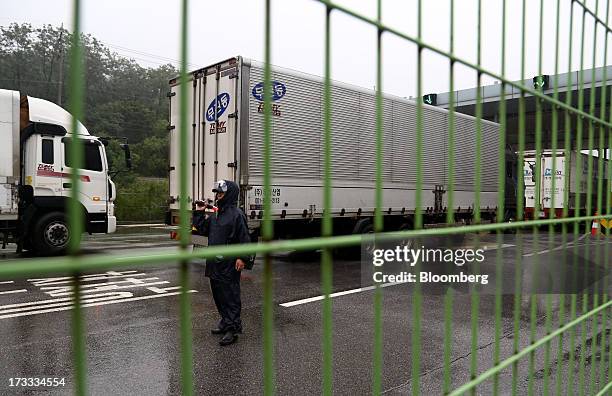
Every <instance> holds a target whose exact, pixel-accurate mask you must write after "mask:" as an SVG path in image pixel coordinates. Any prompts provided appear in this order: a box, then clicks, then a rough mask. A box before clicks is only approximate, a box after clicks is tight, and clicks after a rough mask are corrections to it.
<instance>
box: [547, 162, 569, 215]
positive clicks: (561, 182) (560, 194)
mask: <svg viewBox="0 0 612 396" xmlns="http://www.w3.org/2000/svg"><path fill="white" fill-rule="evenodd" d="M543 162H544V166H543V168H542V169H543V172H544V180H543V188H542V208H545V209H551V208H556V209H560V208H563V206H564V202H563V200H564V196H565V175H564V169H565V159H564V157H546V158H544V161H543ZM553 162H554V168H555V169H554V172H553ZM553 180H554V184H555V188H554V191H553ZM553 200H554V207H553Z"/></svg>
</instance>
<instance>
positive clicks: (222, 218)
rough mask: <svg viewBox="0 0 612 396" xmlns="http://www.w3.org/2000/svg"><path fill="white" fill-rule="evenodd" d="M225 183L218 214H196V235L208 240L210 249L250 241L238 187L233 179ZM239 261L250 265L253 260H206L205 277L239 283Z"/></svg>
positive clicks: (250, 258) (246, 257) (229, 258)
mask: <svg viewBox="0 0 612 396" xmlns="http://www.w3.org/2000/svg"><path fill="white" fill-rule="evenodd" d="M225 182H226V183H227V192H226V193H225V195H224V196H223V198H222V199H220V200H219V201H217V207H218V208H219V209H218V211H217V212H216V213H213V214H210V215H205V214H204V212H202V211H195V212H194V214H193V226H194V227H195V228H196V230H195V231H194V233H197V234H199V235H203V236H206V237H208V246H215V245H231V244H237V243H249V242H251V238H250V236H249V229H248V226H247V219H246V216H245V214H244V212H243V211H242V210H241V209H239V208H238V206H237V204H238V193H239V188H238V185H237V184H236V183H234V182H233V181H230V180H226V181H225ZM237 258H240V259H242V261H244V263H245V264H246V265H247V266H248V265H249V263H252V260H253V258H252V257H250V256H244V257H227V256H226V257H223V256H217V257H215V258H211V259H207V260H206V270H205V272H204V274H205V275H206V276H207V277H209V278H211V279H214V280H217V281H221V282H238V281H240V272H238V271H236V259H237Z"/></svg>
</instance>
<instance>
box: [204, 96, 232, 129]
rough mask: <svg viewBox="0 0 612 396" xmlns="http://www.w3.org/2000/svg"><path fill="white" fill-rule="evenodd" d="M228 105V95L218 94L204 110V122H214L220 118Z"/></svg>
mask: <svg viewBox="0 0 612 396" xmlns="http://www.w3.org/2000/svg"><path fill="white" fill-rule="evenodd" d="M229 104H230V95H229V94H228V93H227V92H223V93H220V94H219V96H217V99H214V100H213V101H212V102H210V104H209V105H208V109H207V110H206V120H207V121H208V122H214V121H217V120H218V119H219V117H221V115H222V114H223V113H225V110H227V108H228V107H229Z"/></svg>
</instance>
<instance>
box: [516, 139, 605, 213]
mask: <svg viewBox="0 0 612 396" xmlns="http://www.w3.org/2000/svg"><path fill="white" fill-rule="evenodd" d="M589 157H591V160H592V161H593V169H592V177H591V195H590V197H589V195H588V185H589V166H588V165H589ZM536 161H537V160H536V152H535V150H529V151H525V152H524V168H523V170H524V183H525V218H527V219H534V218H548V217H549V216H550V211H554V216H555V217H563V209H564V208H567V209H568V214H567V215H568V216H570V217H574V216H585V215H587V216H591V215H593V213H587V212H586V209H587V206H588V204H589V200H590V207H591V208H592V210H593V211H594V210H596V207H597V189H598V181H599V162H598V161H599V157H596V156H592V155H589V154H588V153H585V152H582V153H579V152H577V151H575V150H573V151H570V152H569V156H566V153H565V151H563V150H557V151H556V152H555V151H552V150H543V151H541V153H540V174H539V175H538V174H537V172H536V170H537V167H536ZM603 161H604V164H603V169H604V172H603V180H602V186H603V188H604V191H605V189H606V188H610V185H609V184H608V183H609V179H610V178H609V171H608V166H609V160H608V159H603ZM553 165H554V168H555V169H554V172H553ZM534 172H535V176H534ZM553 177H554V183H555V186H554V187H555V188H554V190H553ZM578 179H580V180H578ZM578 182H579V183H580V184H579V185H578V184H577V183H578ZM538 184H539V186H540V193H539V194H540V195H539V197H538V196H537V195H536V185H538ZM578 194H579V195H580V206H578V207H577V206H576V197H577V195H578ZM605 196H606V194H605V193H604V197H605ZM538 198H539V200H538V202H539V205H538V209H537V214H536V199H538ZM553 201H554V202H553ZM602 204H603V205H605V202H603V203H602Z"/></svg>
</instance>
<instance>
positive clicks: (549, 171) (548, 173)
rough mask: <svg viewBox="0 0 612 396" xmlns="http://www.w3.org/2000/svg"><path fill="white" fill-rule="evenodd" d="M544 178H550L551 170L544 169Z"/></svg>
mask: <svg viewBox="0 0 612 396" xmlns="http://www.w3.org/2000/svg"><path fill="white" fill-rule="evenodd" d="M544 176H552V169H550V168H546V169H544Z"/></svg>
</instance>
